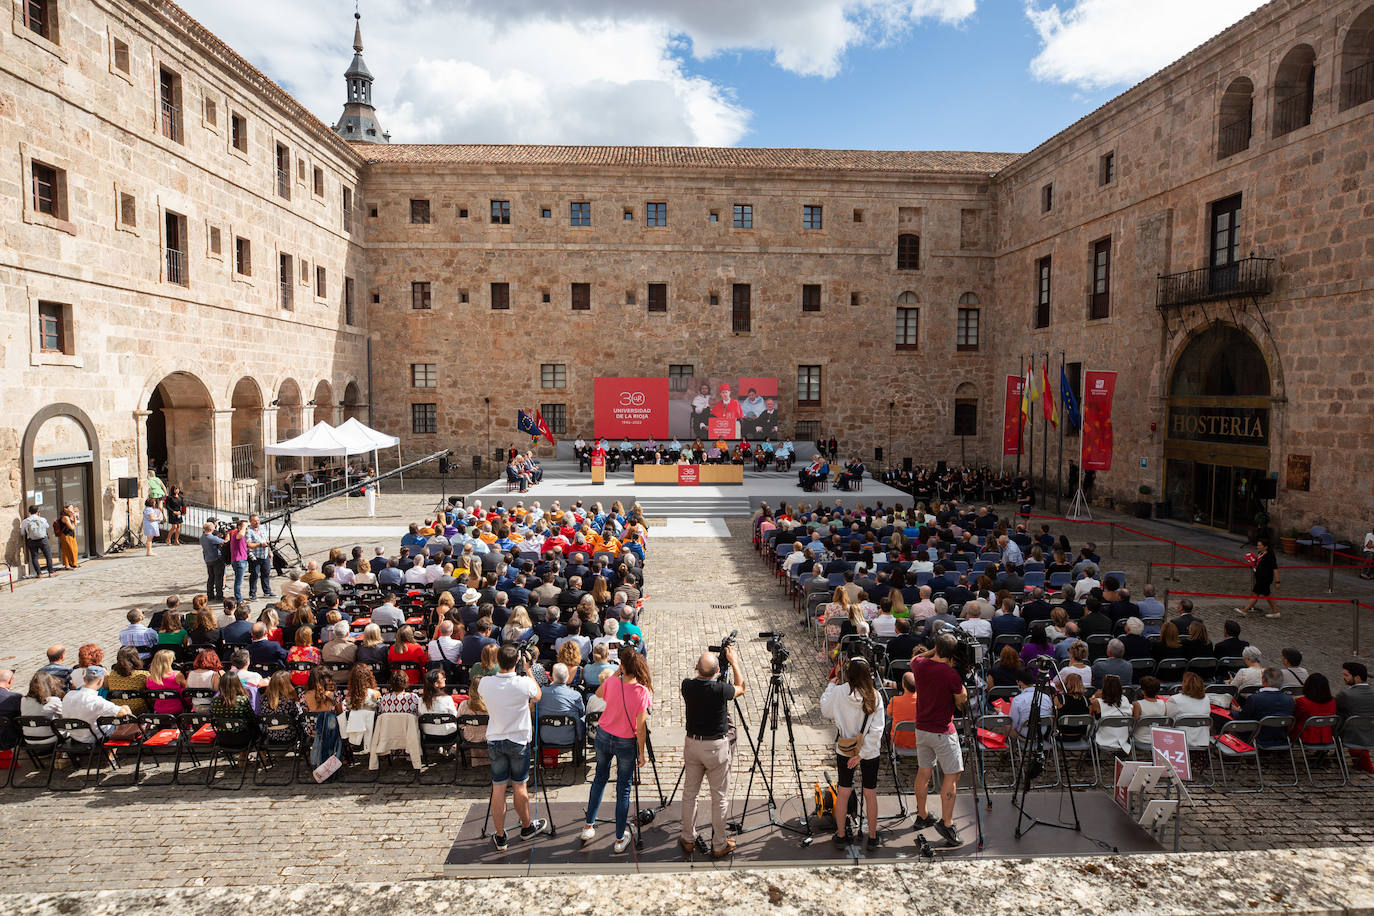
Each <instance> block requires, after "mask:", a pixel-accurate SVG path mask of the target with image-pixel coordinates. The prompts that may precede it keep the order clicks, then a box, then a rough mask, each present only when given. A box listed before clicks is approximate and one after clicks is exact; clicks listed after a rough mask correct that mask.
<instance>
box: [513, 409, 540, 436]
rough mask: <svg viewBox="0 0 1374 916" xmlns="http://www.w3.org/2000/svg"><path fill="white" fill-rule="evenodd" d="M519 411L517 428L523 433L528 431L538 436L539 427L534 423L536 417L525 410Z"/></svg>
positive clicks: (529, 433)
mask: <svg viewBox="0 0 1374 916" xmlns="http://www.w3.org/2000/svg"><path fill="white" fill-rule="evenodd" d="M517 413H518V417H517V418H516V421H515V425H516V428H517V429H519V430H520V431H521V432H522V433H527V434H528V435H530V436H538V435H539V428H538V427H537V426H535V425H534V417H533V416H531V415H530V414H528V413H526V412H525V411H523V410H521V411H517Z"/></svg>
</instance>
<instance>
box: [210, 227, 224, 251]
mask: <svg viewBox="0 0 1374 916" xmlns="http://www.w3.org/2000/svg"><path fill="white" fill-rule="evenodd" d="M221 248H222V243H221V242H220V233H219V227H218V226H211V227H210V253H211V254H220V253H221Z"/></svg>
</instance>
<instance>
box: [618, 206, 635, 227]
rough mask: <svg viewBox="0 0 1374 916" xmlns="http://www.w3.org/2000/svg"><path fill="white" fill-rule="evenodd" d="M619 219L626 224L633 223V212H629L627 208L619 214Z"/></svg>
mask: <svg viewBox="0 0 1374 916" xmlns="http://www.w3.org/2000/svg"><path fill="white" fill-rule="evenodd" d="M621 219H623V220H625V222H627V223H632V222H634V219H635V211H633V210H631V209H630V208H629V207H626V208H625V211H624V212H623V213H622V214H621Z"/></svg>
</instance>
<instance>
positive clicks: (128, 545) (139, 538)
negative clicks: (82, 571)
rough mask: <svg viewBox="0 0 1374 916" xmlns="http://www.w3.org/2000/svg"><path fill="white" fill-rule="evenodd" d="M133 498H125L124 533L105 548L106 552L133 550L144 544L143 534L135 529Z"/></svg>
mask: <svg viewBox="0 0 1374 916" xmlns="http://www.w3.org/2000/svg"><path fill="white" fill-rule="evenodd" d="M132 504H133V500H130V499H125V500H124V533H123V534H121V535H120V536H119V537H118V538H116V539H115V541H114V543H113V544H111V545H110V546H109V547H106V548H105V552H106V553H119V552H120V551H121V550H133V549H134V548H136V547H142V546H143V534H142V533H141V532H137V531H134V528H133V520H134V516H133V509H132V508H131V507H132Z"/></svg>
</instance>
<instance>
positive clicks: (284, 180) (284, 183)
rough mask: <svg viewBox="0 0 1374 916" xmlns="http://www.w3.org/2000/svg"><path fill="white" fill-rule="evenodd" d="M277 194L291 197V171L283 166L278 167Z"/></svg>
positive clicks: (288, 198) (287, 197)
mask: <svg viewBox="0 0 1374 916" xmlns="http://www.w3.org/2000/svg"><path fill="white" fill-rule="evenodd" d="M277 196H278V197H285V198H286V199H287V200H290V199H291V173H290V172H289V171H287V170H286V169H283V168H278V169H277Z"/></svg>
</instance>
